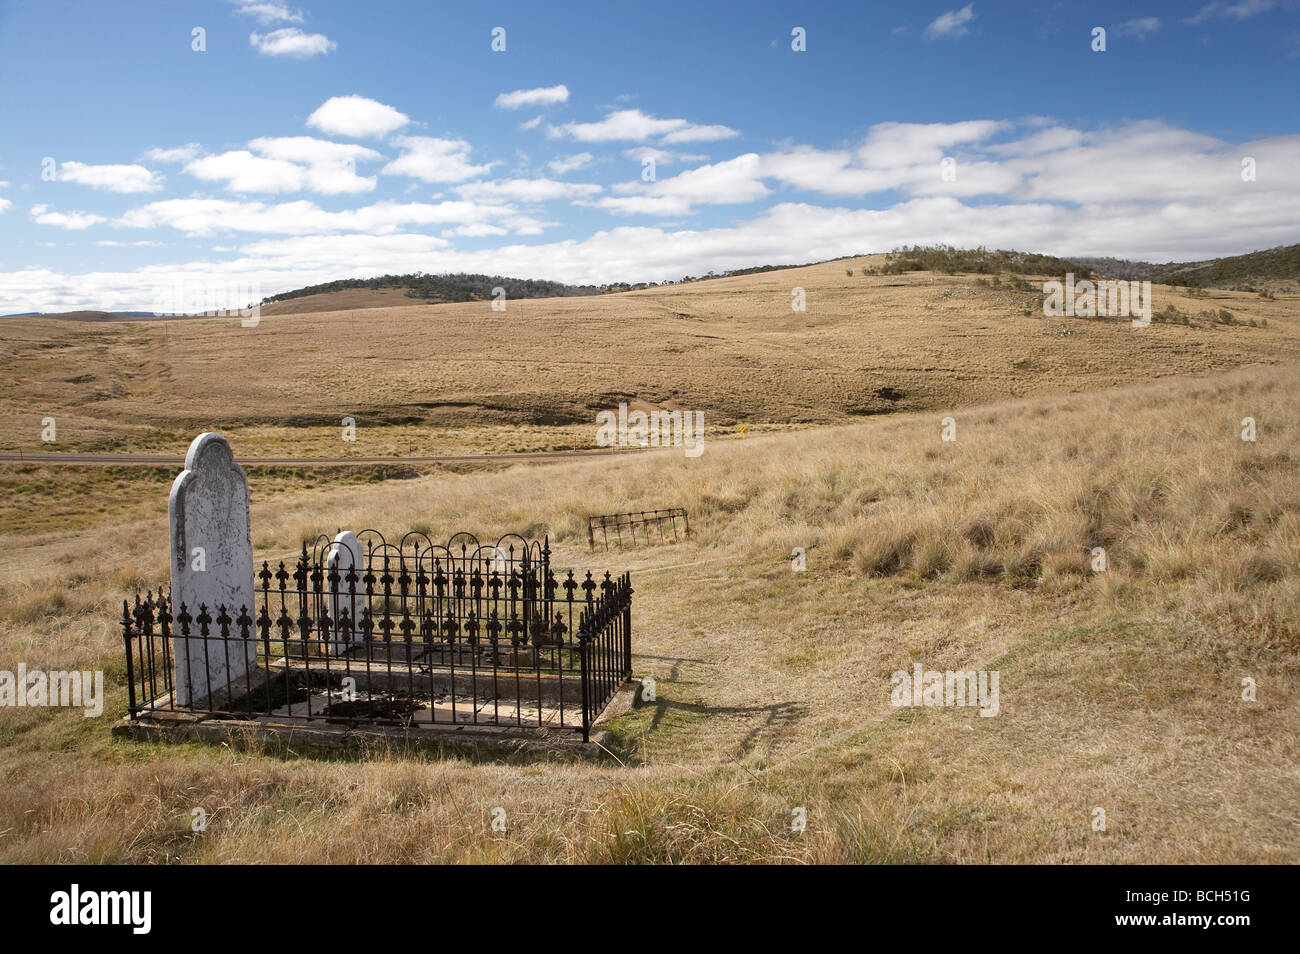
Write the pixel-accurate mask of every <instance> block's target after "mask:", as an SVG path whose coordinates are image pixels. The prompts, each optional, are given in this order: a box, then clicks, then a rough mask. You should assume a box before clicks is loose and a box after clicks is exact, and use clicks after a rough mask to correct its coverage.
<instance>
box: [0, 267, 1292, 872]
mask: <svg viewBox="0 0 1300 954" xmlns="http://www.w3.org/2000/svg"><path fill="white" fill-rule="evenodd" d="M841 274H842V272H841ZM1274 324H1275V322H1273V321H1272V320H1270V326H1272V325H1274ZM1276 324H1282V322H1276ZM1093 327H1094V325H1093V324H1091V323H1090V324H1088V328H1089V329H1092V328H1093ZM1096 327H1098V328H1100V327H1102V326H1099V325H1098V326H1096ZM1156 330H1157V331H1158V332H1159V331H1164V330H1167V329H1162V328H1157V329H1156ZM1168 330H1172V329H1168ZM1252 331H1253V329H1252ZM1218 333H1219V332H1213V334H1218ZM1205 334H1211V332H1205ZM1039 350H1040V352H1041V350H1042V349H1041V347H1040V348H1039ZM1040 357H1041V354H1040ZM1098 373H1099V374H1101V373H1102V371H1100V370H1099V371H1098ZM1105 373H1106V374H1110V373H1116V372H1113V371H1112V370H1111V369H1106V370H1105ZM1298 374H1300V369H1298V368H1297V365H1296V364H1294V363H1280V364H1278V365H1277V366H1275V367H1252V368H1248V369H1243V370H1239V371H1234V372H1228V373H1218V374H1214V375H1210V376H1206V377H1200V378H1187V379H1172V378H1171V379H1168V380H1162V381H1159V382H1155V383H1147V384H1140V385H1130V386H1128V387H1126V388H1123V389H1115V390H1107V391H1098V392H1094V393H1088V394H1046V393H1044V394H1042V395H1040V396H1036V397H1034V398H1033V399H1029V400H1024V399H1022V400H1019V401H1014V402H1009V403H1006V402H1004V403H999V404H991V405H984V406H978V407H960V406H959V403H960V402H958V401H957V400H955V399H954V400H953V404H952V406H951V407H947V406H945V407H944V408H942V409H940V410H938V411H935V412H928V411H927V412H925V413H910V414H898V415H891V416H889V417H881V418H875V419H873V420H871V421H867V422H862V423H857V424H852V425H847V426H839V427H831V428H822V429H813V430H801V431H799V432H796V433H790V434H776V435H771V436H764V435H758V436H747V437H745V438H744V439H742V440H737V439H732V440H729V441H725V442H710V443H709V444H708V448H707V450H706V452H705V453H704V455H703V456H702V457H700V458H699V459H697V460H690V459H687V458H685V457H684V456H683V455H682V454H681V453H680V452H676V451H672V450H668V451H657V452H652V453H648V454H636V455H621V456H620V455H613V456H611V458H610V459H608V460H606V459H600V460H594V461H581V462H574V463H564V464H555V465H547V466H542V467H537V466H516V467H512V468H509V469H506V470H501V471H498V472H492V473H474V474H439V475H436V476H431V477H427V478H422V479H417V480H407V481H390V482H386V483H384V484H382V485H381V486H380V487H379V488H370V487H364V486H344V487H339V486H333V485H328V486H327V485H326V484H325V482H324V481H323V480H322V481H321V482H320V484H319V485H315V486H303V487H301V488H299V489H294V488H293V487H291V486H279V487H278V489H277V492H275V493H264V492H263V488H264V486H267V485H268V482H270V481H273V480H276V479H279V478H276V477H275V476H274V475H259V473H258V472H254V473H253V475H252V479H253V520H254V544H255V549H256V551H257V555H258V557H259V558H262V557H272V556H275V555H278V554H285V555H287V554H289V553H291V552H292V551H293V550H294V549H295V548H296V546H297V544H298V543H299V541H300V540H302V539H303V538H304V537H307V536H314V535H315V534H316V533H317V532H320V531H333V530H334V529H335V528H336V527H337V526H345V527H354V528H361V527H363V526H373V527H377V528H379V529H381V530H384V531H385V532H389V531H402V530H405V529H409V528H412V527H427V528H430V529H432V530H433V531H434V532H436V533H441V532H447V533H449V532H451V531H453V530H458V529H462V528H467V529H470V530H474V531H477V532H480V533H482V534H484V535H486V534H489V533H499V532H502V531H506V530H512V531H516V532H520V533H524V534H526V535H531V534H540V533H549V534H550V537H551V540H552V544H553V546H554V547H555V550H556V557H555V559H556V562H557V563H558V564H559V565H560V566H569V565H572V566H576V567H579V568H584V567H597V568H604V567H608V568H610V569H614V570H620V569H623V568H625V567H626V568H631V569H632V571H633V584H634V586H635V587H636V591H637V595H636V597H635V599H634V611H633V615H634V653H635V656H634V670H635V672H636V674H637V675H639V676H653V677H654V678H655V679H656V681H657V683H658V700H657V701H656V702H655V703H653V704H651V705H646V706H643V707H640V708H638V709H636V710H634V711H633V712H631V713H629V714H627V715H625V716H622V717H620V718H619V719H618V720H616V721H615V723H614V724H613V728H614V729H615V730H616V733H617V739H618V741H617V744H616V746H615V749H614V752H613V753H612V755H611V756H610V757H607V758H598V759H590V760H569V759H565V760H561V759H554V760H550V761H546V760H539V759H529V758H525V757H522V756H520V757H516V758H511V759H500V760H475V759H473V758H470V757H467V756H465V755H464V754H463V753H462V754H447V755H445V756H444V757H441V758H440V757H430V756H421V755H415V754H411V753H403V752H394V751H384V752H371V753H368V754H367V755H365V756H362V757H356V758H347V759H338V758H336V759H324V758H312V757H308V755H306V754H289V755H284V754H280V755H276V754H272V753H269V752H263V751H259V750H256V749H254V750H240V749H214V748H206V747H200V746H162V745H148V744H140V743H125V742H117V741H112V740H110V739H109V738H108V736H107V731H106V723H107V721H108V718H107V717H106V718H105V719H104V720H99V721H95V720H86V719H83V718H81V717H80V715H79V714H78V713H75V712H65V711H51V710H39V711H34V710H6V711H3V712H0V740H3V744H4V752H5V754H4V756H3V763H2V767H3V780H4V782H5V784H4V787H3V790H0V857H3V858H4V859H5V860H15V861H17V860H25V861H164V860H182V861H247V862H272V861H331V862H337V861H360V862H366V861H369V862H379V861H383V862H397V861H412V862H427V861H501V862H510V861H551V860H554V861H614V862H628V861H770V862H786V861H790V862H823V861H895V862H896V861H918V860H922V861H923V860H928V861H959V862H984V861H1032V862H1058V861H1067V862H1081V861H1082V862H1295V861H1297V860H1300V807H1298V806H1300V801H1297V799H1296V797H1295V796H1296V791H1297V785H1298V784H1300V776H1298V775H1297V768H1296V766H1297V756H1298V755H1300V752H1298V751H1297V750H1298V749H1300V731H1298V730H1300V705H1298V703H1300V685H1298V683H1297V679H1298V677H1300V665H1298V663H1300V635H1298V634H1297V629H1296V620H1297V618H1300V479H1298V477H1300V473H1298V471H1300V466H1298V465H1300V457H1298V453H1300V451H1298V446H1300V444H1298V442H1300V423H1298V422H1297V421H1296V419H1295V413H1294V409H1295V404H1296V396H1297V394H1296V391H1297V381H1298ZM954 408H955V410H954ZM946 413H952V415H953V416H954V417H955V418H956V421H957V428H958V432H957V437H958V440H957V442H956V443H944V442H942V441H941V440H940V426H939V418H940V417H941V416H943V415H944V414H946ZM1247 416H1250V417H1253V418H1254V419H1255V420H1256V421H1257V422H1258V427H1259V439H1258V441H1257V442H1256V443H1254V444H1249V443H1244V442H1243V441H1241V440H1240V438H1239V432H1240V421H1241V419H1242V418H1243V417H1247ZM235 450H236V452H237V453H241V452H245V449H244V448H243V447H242V446H241V445H240V443H239V442H238V440H236V441H235ZM49 476H50V479H51V480H59V479H62V478H61V477H60V475H59V473H57V472H53V471H51V472H50V473H49ZM164 489H165V488H164V487H158V488H157V491H158V492H157V493H156V494H149V495H145V496H143V497H141V498H139V499H138V500H137V501H135V502H131V503H124V504H123V506H122V508H121V509H120V510H115V509H114V506H113V504H112V503H111V502H107V504H106V505H107V508H108V512H107V513H106V514H104V515H103V518H102V521H101V523H100V524H99V525H97V526H93V527H83V528H72V527H67V526H65V527H63V528H61V529H58V530H51V531H49V532H46V533H43V534H42V533H31V532H24V533H12V532H10V533H4V534H2V535H0V588H2V591H0V606H2V607H3V616H0V669H4V668H8V669H12V668H14V666H16V664H17V662H19V661H23V662H26V663H27V665H28V666H29V667H36V666H45V667H50V668H54V667H57V668H73V667H83V668H85V667H94V668H98V667H103V668H104V669H105V670H106V672H107V679H108V682H109V683H110V684H111V687H112V688H111V693H110V699H109V709H108V710H107V711H108V712H109V713H111V714H112V715H117V714H119V713H120V712H121V711H122V710H123V708H124V706H125V689H124V688H123V686H122V667H123V663H122V654H121V647H120V638H119V637H118V635H117V630H116V628H115V626H114V623H113V620H114V617H115V606H120V600H121V598H122V597H123V596H124V595H125V593H126V592H127V591H128V590H129V588H130V587H132V586H134V585H136V584H137V583H140V582H144V583H148V582H150V581H156V580H158V579H160V578H161V577H162V576H163V575H164V574H165V572H166V563H165V559H166V556H165V555H166V552H167V540H166V524H165V513H166V502H165V493H164V492H163V491H164ZM668 504H674V505H683V506H686V507H687V508H688V509H689V510H690V513H691V520H692V528H693V529H694V530H695V532H696V536H695V538H694V540H693V541H692V542H691V543H690V544H688V545H682V546H676V547H673V546H667V547H657V548H654V549H652V550H643V551H634V552H627V553H610V554H609V555H605V554H602V553H598V554H594V555H592V554H588V553H587V552H586V545H585V522H584V518H585V515H586V514H588V513H595V512H611V511H616V510H622V509H638V510H639V509H644V508H649V507H654V506H662V505H668ZM1094 546H1104V547H1105V548H1106V550H1107V554H1108V557H1109V569H1108V570H1107V571H1106V572H1105V573H1093V572H1092V571H1091V570H1090V569H1089V551H1090V550H1091V548H1092V547H1094ZM794 547H804V548H805V549H806V550H807V552H808V570H807V572H805V573H795V572H792V570H791V565H790V557H791V550H792V548H794ZM912 662H920V663H922V664H923V665H924V666H926V667H927V668H930V669H959V668H961V669H966V668H970V669H996V670H998V671H999V672H1000V673H1001V677H1002V683H1001V696H1002V698H1001V714H1000V715H999V716H998V717H997V718H991V719H990V718H980V717H979V716H978V715H977V714H976V713H975V712H973V711H972V710H969V709H916V710H912V709H902V710H895V709H891V708H890V706H889V675H890V673H891V672H892V671H894V670H896V669H900V668H908V667H910V665H911V663H912ZM1244 676H1250V677H1252V678H1254V679H1255V680H1257V682H1258V684H1259V697H1258V701H1257V702H1253V703H1248V702H1244V701H1242V699H1241V694H1240V693H1241V679H1242V678H1243V677H1244ZM195 806H199V807H204V808H205V809H206V810H207V811H208V812H209V814H210V816H211V818H212V824H211V826H210V827H209V830H208V831H207V832H206V833H204V834H202V835H196V834H194V833H192V832H191V831H190V830H189V819H190V810H191V809H192V808H193V807H195ZM496 806H501V807H504V808H505V809H506V811H507V817H508V819H509V828H508V831H507V832H505V833H494V832H493V831H492V830H491V828H490V821H491V812H492V809H493V808H494V807H496ZM1097 806H1101V807H1104V808H1105V809H1106V811H1107V814H1108V817H1109V827H1108V830H1107V831H1106V832H1104V833H1098V832H1094V831H1093V830H1092V829H1091V827H1090V823H1091V820H1092V811H1093V809H1094V808H1095V807H1097ZM797 807H804V808H806V809H807V813H808V820H809V827H808V831H806V832H804V833H803V834H795V833H793V832H791V830H790V821H791V817H792V816H791V812H792V810H793V809H795V808H797Z"/></svg>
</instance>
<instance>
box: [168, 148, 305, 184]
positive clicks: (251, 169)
mask: <svg viewBox="0 0 1300 954" xmlns="http://www.w3.org/2000/svg"><path fill="white" fill-rule="evenodd" d="M185 171H186V172H188V173H189V174H190V175H192V176H194V177H195V178H196V179H203V180H204V181H206V182H224V183H225V186H226V188H227V189H230V190H231V191H232V192H297V191H298V190H299V189H301V188H302V184H303V170H302V169H300V168H299V167H298V166H296V165H294V164H293V163H292V162H285V161H284V160H282V159H264V158H262V157H260V156H255V155H253V154H252V153H251V152H249V151H247V150H246V149H236V150H234V151H232V152H223V153H221V154H219V155H216V156H204V157H203V158H201V159H195V160H194V161H193V162H190V163H188V164H187V165H186V166H185Z"/></svg>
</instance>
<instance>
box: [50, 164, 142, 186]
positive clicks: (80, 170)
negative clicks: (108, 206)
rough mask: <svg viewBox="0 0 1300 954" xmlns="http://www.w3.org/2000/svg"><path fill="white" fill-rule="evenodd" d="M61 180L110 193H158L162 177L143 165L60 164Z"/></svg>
mask: <svg viewBox="0 0 1300 954" xmlns="http://www.w3.org/2000/svg"><path fill="white" fill-rule="evenodd" d="M59 179H61V180H62V181H64V182H76V183H78V184H79V185H88V186H90V187H91V188H92V189H107V190H108V191H109V192H157V191H158V190H159V189H161V188H162V176H160V175H158V174H157V173H156V172H150V171H149V170H148V169H146V168H145V167H144V166H141V165H135V164H132V165H117V166H115V165H99V166H95V165H88V164H87V163H84V162H63V163H60V164H59Z"/></svg>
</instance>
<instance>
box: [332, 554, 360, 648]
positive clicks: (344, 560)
mask: <svg viewBox="0 0 1300 954" xmlns="http://www.w3.org/2000/svg"><path fill="white" fill-rule="evenodd" d="M353 569H355V571H356V582H355V583H350V582H349V581H348V571H349V570H353ZM335 570H337V571H338V574H339V581H338V593H337V595H335V594H334V591H333V589H332V587H333V586H334V584H332V583H330V582H329V579H330V573H331V572H332V571H335ZM365 572H366V568H365V561H364V560H363V559H362V554H361V543H360V542H359V541H358V540H357V535H356V534H355V533H353V532H352V531H351V530H344V531H342V532H341V533H339V535H338V536H336V537H335V538H334V543H333V544H332V545H331V546H330V552H329V557H328V558H326V560H325V580H326V583H325V585H326V588H327V589H329V590H330V619H331V620H333V621H334V625H335V637H334V639H333V640H330V654H331V655H334V656H339V655H342V654H343V653H344V652H346V651H347V650H348V648H349V647H351V646H355V645H357V644H358V643H361V642H363V639H362V634H361V610H362V608H363V607H364V606H365V605H366V585H365V584H364V583H362V582H361V577H362V576H364V575H365ZM354 589H355V593H354ZM345 610H346V611H347V614H348V619H349V620H350V621H351V623H352V636H351V638H348V637H347V635H346V634H345V633H343V632H342V631H340V630H339V629H338V623H339V618H340V616H341V615H342V613H343V612H344V611H345Z"/></svg>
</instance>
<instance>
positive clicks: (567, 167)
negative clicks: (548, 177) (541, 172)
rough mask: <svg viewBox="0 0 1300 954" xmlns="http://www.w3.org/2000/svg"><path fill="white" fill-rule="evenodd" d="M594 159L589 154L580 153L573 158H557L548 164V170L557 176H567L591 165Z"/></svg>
mask: <svg viewBox="0 0 1300 954" xmlns="http://www.w3.org/2000/svg"><path fill="white" fill-rule="evenodd" d="M594 158H595V157H594V156H592V154H591V153H589V152H579V153H575V154H573V155H572V156H556V157H555V158H554V159H552V160H551V161H550V162H548V163H547V164H546V168H547V169H550V170H551V172H553V173H555V174H556V175H557V176H562V175H567V174H568V173H570V172H576V171H577V170H579V169H582V168H585V167H586V166H589V165H591V163H592V161H593V160H594Z"/></svg>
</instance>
